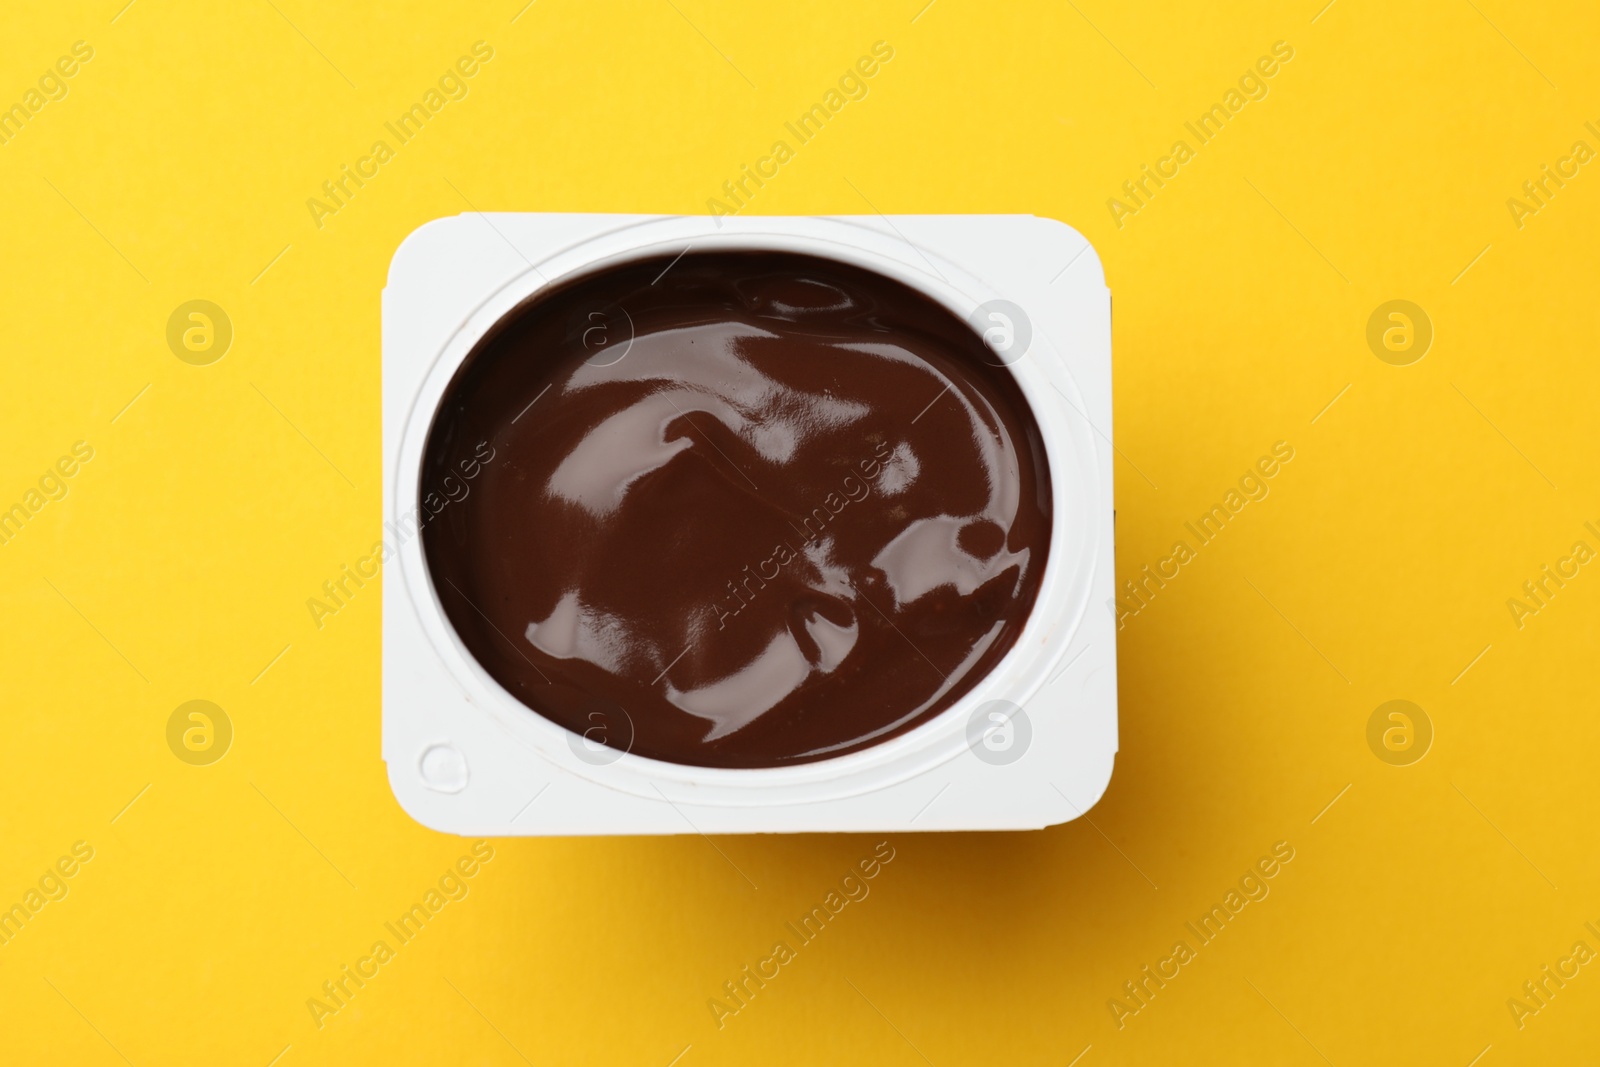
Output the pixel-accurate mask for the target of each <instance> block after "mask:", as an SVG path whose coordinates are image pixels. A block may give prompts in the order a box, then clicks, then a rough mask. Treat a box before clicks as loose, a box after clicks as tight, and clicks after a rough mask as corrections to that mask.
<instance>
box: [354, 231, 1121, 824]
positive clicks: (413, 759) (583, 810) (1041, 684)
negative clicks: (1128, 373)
mask: <svg viewBox="0 0 1600 1067" xmlns="http://www.w3.org/2000/svg"><path fill="white" fill-rule="evenodd" d="M691 248H692V249H694V250H696V251H713V250H729V251H731V250H749V249H762V250H783V251H793V252H802V253H808V254H811V255H815V256H821V257H824V258H829V259H834V260H840V261H843V262H846V263H850V264H853V265H856V266H859V267H864V268H867V269H869V270H874V271H877V272H878V273H880V274H884V275H887V276H889V277H891V278H894V279H896V280H898V281H901V282H903V283H905V284H907V285H910V286H912V287H913V288H915V289H918V290H920V291H921V292H924V293H926V294H927V295H929V296H931V297H932V298H934V299H935V300H937V301H939V302H941V303H943V304H944V305H945V306H947V307H949V308H950V309H952V310H953V311H955V313H956V314H958V315H959V316H960V317H962V318H963V319H965V320H967V321H968V322H969V323H971V324H972V325H973V327H974V329H975V330H976V331H977V332H978V333H980V334H982V335H983V336H984V337H985V339H986V340H987V341H989V342H990V344H991V348H993V350H994V351H996V352H997V353H998V354H999V356H1000V358H1001V360H1002V361H1003V362H1004V363H1005V364H1006V365H1007V366H1008V367H1009V368H1010V370H1011V372H1012V373H1013V375H1014V376H1015V377H1016V379H1017V381H1018V384H1019V385H1020V387H1021V388H1022V391H1023V395H1024V397H1025V399H1026V400H1027V402H1028V405H1029V407H1030V409H1031V410H1032V412H1033V415H1034V418H1035V420H1036V421H1037V423H1038V425H1039V429H1040V433H1041V436H1042V438H1043V440H1044V445H1045V452H1046V455H1047V457H1048V461H1049V467H1050V478H1051V491H1052V499H1053V507H1054V513H1053V516H1052V522H1053V525H1052V531H1051V547H1050V554H1049V557H1048V560H1047V563H1046V566H1045V572H1044V576H1043V584H1042V586H1041V588H1040V591H1039V594H1038V598H1037V600H1036V602H1035V604H1034V608H1033V611H1032V613H1031V614H1030V616H1029V618H1028V622H1027V623H1026V625H1025V627H1024V629H1023V632H1022V635H1021V637H1020V638H1019V639H1018V640H1017V642H1016V644H1015V645H1014V646H1013V647H1012V649H1011V650H1010V651H1009V652H1008V653H1007V654H1006V656H1005V658H1004V659H1003V660H1002V661H1001V662H1000V663H999V664H998V665H997V666H996V667H995V669H994V670H993V671H991V672H990V673H989V674H988V675H987V676H986V677H985V678H983V679H982V680H981V681H980V682H979V683H978V684H977V685H976V686H975V687H974V688H973V689H972V690H971V691H970V692H968V693H967V694H966V695H965V696H964V697H962V698H961V699H960V700H958V701H957V702H956V703H955V704H953V705H952V706H951V707H949V708H948V709H946V710H945V711H944V712H942V713H941V714H939V715H938V716H936V717H935V718H932V719H930V720H929V721H927V722H925V723H922V724H921V725H919V726H917V727H915V728H914V729H912V730H909V731H907V732H906V733H904V734H901V735H899V736H896V737H892V738H890V739H888V740H886V741H884V742H882V743H880V744H877V745H874V746H872V747H870V748H867V749H864V750H861V751H858V752H853V753H850V754H848V755H845V756H840V757H836V758H833V759H826V760H821V761H818V762H814V763H805V764H799V765H796V766H785V767H775V768H760V769H737V770H735V769H723V768H709V767H692V766H684V765H680V764H674V763H665V762H661V761H657V760H652V759H646V758H644V757H641V756H637V755H635V754H632V753H627V752H623V751H620V750H618V749H614V748H605V747H597V746H594V745H591V744H589V743H587V742H585V741H584V740H583V739H582V738H580V737H579V736H578V735H576V734H573V733H571V732H569V731H567V730H566V729H564V728H563V727H561V726H559V725H557V724H556V723H554V722H552V721H550V720H548V719H546V718H544V717H543V716H541V715H539V714H538V713H536V712H534V711H532V710H531V709H529V708H528V707H526V706H525V705H524V704H522V702H520V701H519V700H517V699H516V698H515V697H514V696H512V695H511V694H510V693H508V692H507V691H506V690H505V689H503V688H502V687H501V686H500V685H499V684H498V683H497V682H495V681H494V680H493V679H492V678H491V677H490V676H489V674H488V673H487V672H486V671H485V670H484V669H483V668H482V667H481V666H480V665H479V664H478V663H477V662H476V661H475V660H474V659H473V657H472V656H471V655H470V653H468V651H467V650H466V648H465V646H464V645H463V644H462V642H461V640H460V638H459V637H458V636H457V635H456V633H455V631H454V629H453V628H452V626H451V624H450V622H449V621H448V619H447V618H446V616H445V613H444V611H443V609H442V607H441V606H440V603H439V599H438V597H437V595H436V593H435V592H434V589H433V584H432V580H431V578H430V576H429V572H428V568H427V564H426V562H425V560H424V558H423V553H422V538H421V537H420V535H419V533H418V531H419V518H418V516H419V515H420V514H422V512H420V511H419V507H420V505H421V501H420V500H419V486H420V471H421V462H422V455H423V446H424V441H425V438H426V436H427V433H428V429H429V426H430V425H431V423H432V420H433V416H434V412H435V411H436V409H437V407H438V404H439V400H440V398H441V396H442V395H443V393H444V391H445V388H446V386H447V385H448V384H449V382H450V380H451V378H452V376H453V375H454V374H455V372H456V370H457V368H459V367H460V365H461V363H462V360H463V359H465V357H466V356H467V354H468V353H469V352H470V351H471V350H472V347H473V345H474V344H475V343H476V342H477V341H478V340H479V339H480V338H481V337H482V336H483V335H484V333H485V331H487V330H488V329H489V327H490V326H492V325H493V324H494V323H495V322H496V321H498V320H499V319H500V318H501V317H502V316H504V315H505V314H506V313H507V312H509V311H511V310H512V309H513V308H514V307H516V306H517V305H518V304H519V303H521V302H522V301H523V300H525V299H526V298H527V297H528V296H530V295H531V294H533V293H535V292H538V291H539V290H541V289H542V288H544V287H545V286H548V285H550V284H552V283H553V282H556V281H558V280H560V279H563V278H568V277H571V276H573V275H574V274H577V273H587V272H589V271H592V270H594V269H596V268H598V267H603V266H605V265H607V264H611V263H619V262H625V261H627V260H631V259H635V258H642V257H646V256H655V255H662V254H666V255H669V256H670V255H675V254H677V253H680V252H684V251H687V250H689V249H691ZM1110 435H1111V296H1110V292H1109V291H1108V290H1107V289H1106V287H1105V279H1104V275H1103V273H1102V271H1101V268H1100V261H1099V257H1098V256H1096V255H1095V252H1094V250H1093V249H1092V248H1091V247H1090V246H1089V243H1088V241H1087V240H1085V239H1084V237H1083V236H1081V235H1080V234H1079V233H1077V231H1075V230H1073V229H1071V228H1070V227H1068V226H1066V225H1064V224H1062V223H1060V222H1056V221H1053V220H1050V219H1041V218H1037V217H1034V216H1030V215H897V216H856V217H829V218H821V217H754V218H740V217H734V218H721V219H712V218H708V217H703V216H651V215H583V214H511V213H507V214H471V215H460V216H456V217H454V218H445V219H438V220H436V221H433V222H430V223H427V224H426V225H424V226H422V227H420V228H419V229H417V230H416V231H415V232H413V233H412V234H411V235H410V236H408V237H407V238H406V240H405V241H404V242H402V244H401V245H400V248H399V249H398V250H397V251H396V252H395V256H394V260H393V262H392V263H391V264H390V267H389V281H388V285H387V287H386V288H385V289H384V294H383V457H384V481H383V509H384V532H383V539H384V544H385V551H384V553H383V557H384V560H385V563H386V565H385V566H384V568H383V579H382V580H383V586H384V596H383V757H384V760H385V761H386V762H387V764H388V769H389V781H390V784H391V786H392V787H393V789H394V794H395V797H396V798H397V799H398V800H399V801H400V804H401V806H402V807H403V808H404V809H405V810H406V811H407V812H408V813H409V814H410V815H411V816H412V817H413V818H414V819H416V820H417V821H418V822H420V823H422V824H423V825H425V826H428V827H430V828H432V829H435V830H442V831H445V832H449V833H457V834H469V835H477V836H483V835H494V836H514V835H558V834H671V833H696V832H699V833H762V832H791V833H792V832H805V831H862V832H865V831H890V830H1023V829H1037V828H1040V827H1044V826H1049V825H1053V824H1056V823H1061V822H1066V821H1068V820H1070V819H1073V818H1076V817H1077V816H1078V815H1081V814H1082V813H1083V812H1085V811H1087V810H1088V809H1089V808H1090V807H1092V806H1093V805H1094V804H1095V802H1096V801H1098V800H1099V798H1100V796H1101V794H1102V793H1103V792H1104V791H1105V788H1106V785H1107V784H1108V783H1109V781H1110V779H1111V770H1112V765H1113V763H1114V761H1115V758H1116V751H1117V672H1116V627H1115V620H1114V618H1113V616H1112V614H1111V612H1110V611H1109V610H1108V608H1107V604H1109V603H1110V602H1111V601H1112V599H1113V596H1114V588H1113V586H1114V559H1115V554H1114V552H1113V547H1112V535H1113V530H1112V481H1111V478H1112V463H1111V459H1112V452H1111V445H1110V439H1111V438H1110Z"/></svg>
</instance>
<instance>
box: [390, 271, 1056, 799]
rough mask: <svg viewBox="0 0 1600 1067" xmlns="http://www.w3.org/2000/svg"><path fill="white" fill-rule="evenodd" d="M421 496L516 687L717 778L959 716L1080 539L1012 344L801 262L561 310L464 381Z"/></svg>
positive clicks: (540, 314)
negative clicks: (1074, 539) (996, 342)
mask: <svg viewBox="0 0 1600 1067" xmlns="http://www.w3.org/2000/svg"><path fill="white" fill-rule="evenodd" d="M463 474H465V475H466V476H465V477H463V476H462V475H463ZM451 487H453V488H451ZM420 489H421V497H422V500H423V507H424V509H425V510H426V512H428V513H429V514H430V516H431V517H430V518H429V520H428V521H427V523H426V525H425V526H424V528H423V550H424V554H425V558H426V561H427V565H428V568H429V571H430V574H431V576H432V579H433V584H434V588H435V592H436V593H437V595H438V598H439V601H440V603H441V604H442V606H443V609H444V612H445V614H446V616H447V617H448V618H449V620H450V622H451V624H452V625H453V626H454V628H455V631H456V633H457V634H458V635H459V636H460V638H461V640H462V642H463V643H464V644H465V646H466V648H467V649H468V651H469V652H470V653H471V654H472V656H473V657H474V658H475V659H476V660H477V661H478V663H479V664H481V665H482V666H483V668H484V669H485V670H486V671H487V672H488V673H489V674H490V675H491V676H492V677H493V678H494V679H495V680H496V681H498V682H499V683H500V685H501V686H503V687H504V688H505V689H506V690H507V691H509V692H510V693H512V694H513V695H515V696H516V697H517V698H518V699H519V700H521V701H522V702H523V703H524V704H526V705H527V706H528V707H529V708H530V709H532V710H533V711H534V712H537V713H538V714H540V715H543V716H545V717H546V718H548V719H550V720H552V721H554V722H556V723H559V724H560V725H562V726H564V727H566V728H567V729H568V730H570V731H572V732H573V733H574V734H577V735H582V736H583V737H585V738H587V739H588V740H589V741H590V742H592V743H597V744H604V745H608V746H612V747H613V748H615V749H618V750H627V751H631V752H632V753H634V754H636V755H640V756H646V757H650V758H652V759H657V760H665V761H669V762H672V763H678V764H690V765H697V766H706V767H742V768H757V767H776V766H783V765H789V764H796V763H805V762H810V761H815V760H820V759H826V758H829V757H833V756H839V755H842V754H844V753H848V752H854V751H857V750H860V749H863V748H866V747H868V746H871V745H874V744H878V743H881V742H882V741H884V740H886V739H888V738H891V737H894V736H896V735H898V734H901V733H904V732H905V731H907V730H910V729H912V728H914V727H915V726H917V725H919V724H921V723H924V722H926V721H928V720H929V719H931V718H932V717H934V716H936V715H937V714H939V712H941V711H942V710H944V709H945V708H948V707H949V706H950V705H951V704H953V703H954V702H955V701H956V700H958V699H959V698H960V697H961V696H962V695H963V694H965V693H967V692H968V691H969V690H970V689H971V688H972V687H973V686H974V685H975V684H976V683H977V682H978V681H979V680H980V679H981V678H982V677H983V676H984V675H985V674H986V673H987V672H988V671H990V670H991V669H992V668H993V667H994V666H995V665H996V664H997V663H999V662H1000V660H1001V659H1002V658H1003V657H1004V656H1005V654H1006V652H1007V651H1008V650H1009V649H1010V648H1011V647H1012V646H1013V645H1014V644H1015V642H1016V640H1017V637H1018V635H1019V634H1020V633H1021V632H1022V628H1023V624H1024V623H1025V621H1026V620H1027V617H1028V613H1029V611H1030V610H1031V608H1032V607H1033V604H1034V600H1035V598H1036V596H1037V594H1038V591H1039V585H1040V580H1041V577H1042V576H1043V572H1044V567H1045V560H1046V556H1047V554H1048V552H1049V547H1050V532H1051V530H1050V515H1051V497H1050V488H1049V472H1048V470H1047V467H1046V461H1045V452H1044V446H1043V442H1042V441H1041V439H1040V434H1039V429H1038V426H1037V425H1036V423H1035V421H1034V419H1033V417H1032V414H1031V412H1030V410H1029V407H1028V404H1027V402H1026V401H1025V399H1024V397H1023V395H1022V391H1021V390H1020V388H1019V387H1018V386H1017V384H1016V381H1015V380H1014V379H1013V378H1012V376H1011V373H1010V372H1009V371H1008V370H1007V369H1006V368H1005V367H1004V366H1002V365H1000V360H999V359H998V358H997V357H996V356H995V355H994V353H992V352H991V351H990V350H989V348H988V347H987V346H986V345H985V343H984V342H983V340H982V339H981V338H979V337H978V336H977V334H975V333H974V332H973V330H972V329H971V328H970V327H969V326H968V325H967V324H966V323H965V322H963V321H962V320H961V319H960V318H959V317H958V316H957V315H955V314H954V313H953V312H951V311H950V310H948V309H947V308H945V307H944V306H943V305H942V304H939V303H937V302H936V301H934V300H933V299H931V298H930V297H928V296H925V295H923V294H921V293H919V292H917V291H916V290H914V289H912V288H910V287H909V286H906V285H904V284H902V283H900V282H898V281H894V280H892V279H889V278H887V277H885V276H883V275H879V274H876V273H874V272H871V271H867V270H863V269H860V268H857V267H853V266H849V265H846V264H843V263H838V262H834V261H832V260H826V259H821V258H817V257H814V256H806V255H799V254H794V253H778V252H715V253H695V252H688V253H685V254H683V255H682V256H680V257H678V258H676V259H673V258H672V257H671V256H663V257H659V258H651V259H644V260H634V261H631V262H628V263H626V264H624V265H620V266H612V267H609V268H604V269H600V270H597V271H595V272H593V273H590V274H587V275H584V276H582V277H580V278H577V279H574V280H570V281H566V282H563V283H560V284H558V285H556V286H553V287H550V288H547V289H543V290H541V291H539V292H537V293H535V294H534V295H533V296H532V297H530V298H529V299H528V300H527V301H524V302H523V303H522V304H521V305H519V306H518V307H517V308H516V309H515V310H513V311H512V312H510V313H509V314H508V315H506V317H505V318H504V319H502V320H501V321H500V322H499V323H498V324H497V325H496V326H495V327H494V328H493V329H491V330H490V331H489V332H488V333H487V334H486V335H485V336H484V337H483V339H482V340H481V341H480V342H479V343H478V345H477V346H476V347H475V348H474V350H473V351H472V352H471V353H470V354H469V355H468V357H467V359H466V360H465V362H464V363H463V364H462V366H461V368H460V370H459V371H458V372H457V373H456V375H455V377H454V379H453V380H452V381H451V383H450V385H449V386H448V388H447V389H446V391H445V394H444V398H443V400H442V401H441V403H440V406H439V409H438V412H437V414H436V416H435V419H434V422H433V426H432V428H431V430H430V431H429V435H428V440H427V445H426V449H425V453H424V460H423V469H422V473H421V485H420Z"/></svg>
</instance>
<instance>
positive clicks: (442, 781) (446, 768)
mask: <svg viewBox="0 0 1600 1067" xmlns="http://www.w3.org/2000/svg"><path fill="white" fill-rule="evenodd" d="M417 770H418V771H420V772H421V774H422V784H423V785H425V786H427V787H428V788H429V789H432V790H433V791H434V792H436V793H459V792H461V791H462V790H463V789H465V788H466V787H467V780H468V778H469V775H468V773H467V757H466V756H464V755H462V754H461V750H460V749H459V748H457V747H456V746H454V745H452V744H450V743H449V742H442V743H440V744H437V745H429V746H428V747H427V748H425V749H423V750H422V756H421V758H420V759H418V760H417Z"/></svg>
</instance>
